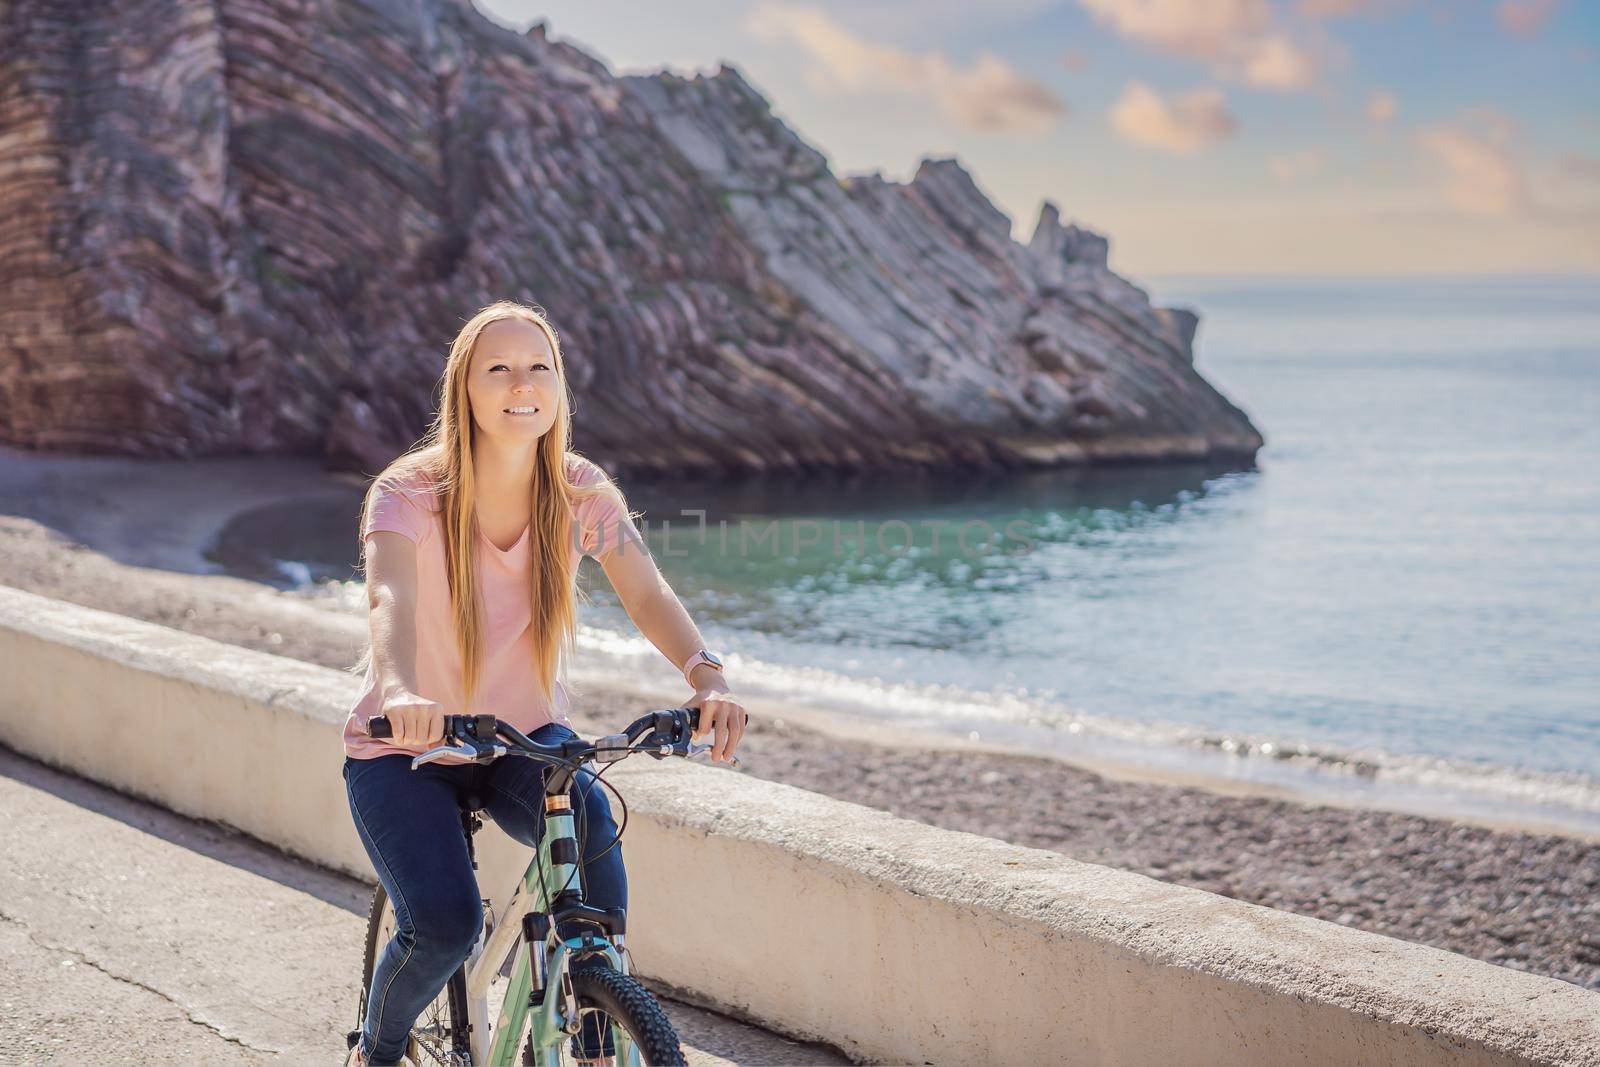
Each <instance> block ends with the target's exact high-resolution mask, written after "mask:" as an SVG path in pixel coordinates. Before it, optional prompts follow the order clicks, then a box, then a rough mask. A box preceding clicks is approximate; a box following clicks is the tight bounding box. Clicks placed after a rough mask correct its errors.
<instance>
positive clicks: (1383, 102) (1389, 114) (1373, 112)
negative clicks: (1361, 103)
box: [1367, 89, 1400, 126]
mask: <svg viewBox="0 0 1600 1067" xmlns="http://www.w3.org/2000/svg"><path fill="white" fill-rule="evenodd" d="M1399 113H1400V101H1398V100H1396V99H1395V96H1394V94H1393V93H1391V92H1389V91H1388V90H1385V89H1378V90H1375V91H1374V92H1373V94H1372V95H1371V96H1369V97H1367V118H1369V119H1371V120H1372V121H1373V122H1375V123H1377V124H1378V125H1379V126H1384V125H1387V124H1388V123H1390V122H1392V121H1394V117H1395V116H1396V115H1398V114H1399Z"/></svg>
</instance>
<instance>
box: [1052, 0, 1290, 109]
mask: <svg viewBox="0 0 1600 1067" xmlns="http://www.w3.org/2000/svg"><path fill="white" fill-rule="evenodd" d="M1078 2H1079V3H1080V4H1082V5H1083V7H1084V8H1085V10H1087V11H1088V12H1089V13H1090V14H1092V15H1093V16H1094V17H1095V18H1096V19H1097V20H1098V21H1099V22H1101V23H1102V24H1104V25H1106V26H1108V27H1110V28H1111V29H1112V30H1113V31H1115V32H1116V33H1119V34H1121V35H1122V36H1124V37H1128V38H1131V39H1132V40H1135V41H1139V42H1140V43H1142V44H1146V45H1150V46H1152V47H1155V48H1160V49H1162V50H1164V51H1167V52H1173V53H1175V54H1177V55H1182V56H1187V57H1189V58H1191V59H1196V60H1199V61H1201V62H1203V63H1206V64H1208V65H1209V66H1210V67H1211V68H1212V69H1213V70H1214V71H1215V72H1216V73H1217V75H1218V76H1219V77H1223V78H1230V79H1236V80H1239V81H1243V82H1245V83H1246V84H1248V85H1253V86H1255V87H1257V88H1260V89H1276V90H1292V89H1304V88H1307V87H1309V86H1310V85H1312V84H1313V83H1314V82H1315V81H1316V79H1317V75H1318V72H1319V68H1320V66H1321V64H1320V62H1319V61H1318V59H1317V57H1316V56H1315V55H1314V54H1313V53H1312V52H1311V50H1310V49H1309V48H1307V47H1306V46H1304V45H1302V44H1300V43H1298V42H1296V41H1295V40H1293V39H1292V38H1291V37H1290V36H1289V35H1288V34H1287V33H1285V32H1284V31H1283V30H1282V29H1281V28H1279V26H1278V25H1277V22H1276V16H1275V15H1274V12H1273V8H1272V5H1271V4H1270V3H1269V2H1268V0H1208V2H1205V3H1196V2H1191V0H1078Z"/></svg>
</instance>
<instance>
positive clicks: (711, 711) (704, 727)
mask: <svg viewBox="0 0 1600 1067" xmlns="http://www.w3.org/2000/svg"><path fill="white" fill-rule="evenodd" d="M683 706H684V707H686V708H699V709H700V726H699V729H697V730H695V732H694V736H696V737H702V736H704V735H705V734H706V733H707V732H714V735H715V736H714V738H713V740H712V744H711V762H712V763H717V762H719V761H720V762H724V763H733V762H734V759H733V750H734V749H735V748H738V747H739V741H740V739H742V738H743V737H744V724H745V721H746V720H747V719H748V718H749V716H747V715H746V714H745V710H744V705H743V704H742V703H741V702H740V700H739V698H738V697H736V696H734V695H733V694H732V693H730V692H728V691H727V690H726V689H699V690H696V691H695V694H694V696H693V697H692V698H690V699H689V700H686V701H684V702H683Z"/></svg>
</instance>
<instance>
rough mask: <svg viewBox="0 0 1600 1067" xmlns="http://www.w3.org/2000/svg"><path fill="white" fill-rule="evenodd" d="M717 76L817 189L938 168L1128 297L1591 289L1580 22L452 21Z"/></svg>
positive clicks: (566, 8)
mask: <svg viewBox="0 0 1600 1067" xmlns="http://www.w3.org/2000/svg"><path fill="white" fill-rule="evenodd" d="M475 3H476V4H477V6H478V8H479V10H481V11H483V13H484V14H486V15H488V16H489V17H491V18H493V19H495V20H496V21H498V22H501V23H503V24H505V25H508V26H512V27H514V28H516V29H519V30H520V29H524V28H526V27H527V26H529V25H530V24H532V23H534V22H541V21H542V22H544V23H546V26H547V32H548V33H549V34H550V35H551V36H552V37H555V38H560V39H565V40H568V41H571V42H572V43H574V44H577V45H579V46H580V47H582V48H583V49H584V50H585V51H588V52H589V53H591V54H593V55H596V56H598V57H599V58H601V59H602V60H604V61H605V62H606V63H607V64H608V65H609V66H610V67H611V69H612V70H613V71H615V72H616V73H619V74H631V73H644V72H655V71H658V70H662V69H669V70H673V71H676V72H678V73H682V74H685V75H690V74H693V73H694V72H708V73H709V72H712V71H715V70H716V68H717V66H718V65H719V64H721V63H727V64H729V65H731V66H734V67H737V68H738V70H739V71H740V73H741V74H743V75H744V77H745V78H746V79H748V80H749V81H750V82H751V83H752V84H753V85H755V86H756V87H757V88H758V89H759V90H761V92H762V93H764V94H765V95H766V96H767V98H768V99H769V100H770V101H771V103H772V105H773V109H774V111H775V112H776V113H777V114H778V115H779V116H780V117H781V118H782V119H784V121H786V122H787V123H788V124H789V125H790V126H792V127H793V128H794V129H795V130H796V131H798V132H799V133H800V135H801V136H802V137H804V138H805V139H806V140H807V141H808V142H810V143H811V144H813V145H815V146H816V147H817V148H818V149H819V150H820V151H821V152H823V153H824V154H825V155H826V156H827V157H828V159H829V160H830V162H831V163H832V165H833V168H834V171H835V173H836V174H838V175H840V176H841V177H843V176H845V175H849V174H860V173H867V172H874V171H876V172H879V173H881V174H883V175H884V176H885V177H886V178H889V179H892V180H897V181H904V180H907V179H909V178H910V176H911V175H912V174H914V173H915V172H916V168H917V165H918V163H919V162H920V160H922V159H923V158H924V157H929V156H932V157H946V156H955V157H957V158H959V159H960V160H961V161H962V163H963V164H964V165H965V166H966V167H967V169H968V170H969V171H970V172H971V173H972V174H973V176H974V177H975V179H976V180H977V182H978V184H979V185H980V186H981V187H982V188H983V189H984V190H985V191H986V192H988V193H989V195H990V196H991V198H992V199H994V201H995V202H996V203H997V204H998V205H999V207H1000V208H1001V209H1002V210H1003V211H1005V212H1006V213H1007V214H1008V215H1009V216H1010V217H1011V218H1012V220H1013V229H1014V232H1015V234H1016V236H1017V238H1018V239H1019V240H1026V239H1027V238H1028V236H1029V235H1030V234H1031V233H1032V232H1033V226H1034V223H1035V221H1036V220H1037V219H1038V214H1039V208H1040V205H1041V203H1042V202H1044V201H1046V200H1049V201H1050V202H1052V203H1054V204H1055V205H1056V206H1057V207H1058V208H1059V209H1060V211H1061V214H1062V218H1063V220H1065V221H1072V222H1077V223H1078V224H1079V225H1082V226H1086V227H1088V228H1090V229H1092V230H1095V231H1097V232H1099V233H1103V234H1105V235H1107V236H1108V237H1110V239H1111V265H1112V267H1113V269H1116V270H1118V271H1119V272H1122V273H1125V274H1131V275H1141V274H1180V273H1205V274H1215V273H1220V274H1242V273H1251V274H1253V273H1260V274H1298V275H1304V274H1355V275H1388V274H1418V273H1424V274H1456V273H1528V272H1579V271H1583V272H1587V271H1600V0H1455V2H1449V0H1277V2H1274V0H987V2H984V3H977V2H971V0H963V2H957V0H848V2H846V0H817V2H807V3H801V2H794V3H791V2H780V0H682V2H666V3H652V4H644V3H637V2H635V3H628V4H622V3H614V2H607V0H547V2H544V3H532V2H528V0H475Z"/></svg>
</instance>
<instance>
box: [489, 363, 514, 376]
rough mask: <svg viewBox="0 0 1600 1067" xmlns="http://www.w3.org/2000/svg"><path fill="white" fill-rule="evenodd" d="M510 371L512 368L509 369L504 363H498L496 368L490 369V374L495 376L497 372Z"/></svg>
mask: <svg viewBox="0 0 1600 1067" xmlns="http://www.w3.org/2000/svg"><path fill="white" fill-rule="evenodd" d="M509 369H510V368H509V367H507V366H506V365H505V364H504V363H496V364H495V365H494V366H492V367H490V368H489V373H490V374H493V373H494V372H495V371H497V370H509Z"/></svg>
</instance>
